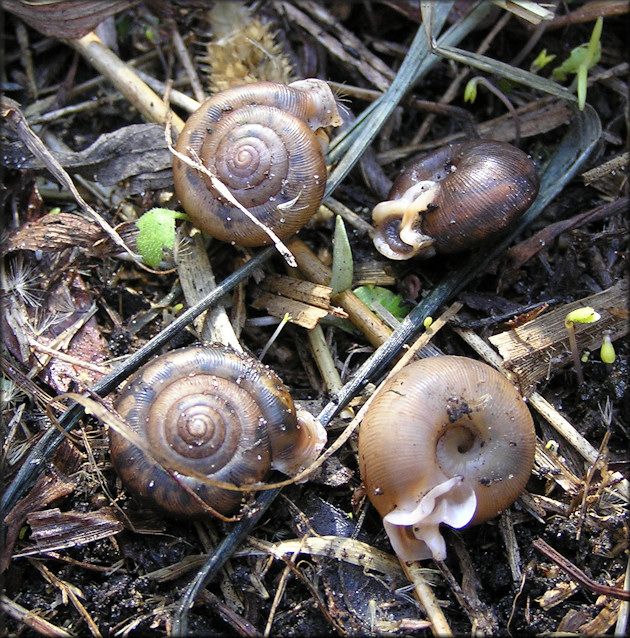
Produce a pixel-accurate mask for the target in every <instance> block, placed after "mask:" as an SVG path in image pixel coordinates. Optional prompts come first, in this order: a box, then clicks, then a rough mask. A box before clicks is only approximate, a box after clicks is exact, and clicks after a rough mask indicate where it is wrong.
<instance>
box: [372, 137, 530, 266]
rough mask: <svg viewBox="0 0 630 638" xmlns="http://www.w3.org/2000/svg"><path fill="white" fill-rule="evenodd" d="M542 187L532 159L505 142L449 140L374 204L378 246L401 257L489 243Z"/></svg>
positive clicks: (388, 254) (412, 165)
mask: <svg viewBox="0 0 630 638" xmlns="http://www.w3.org/2000/svg"><path fill="white" fill-rule="evenodd" d="M539 185H540V179H539V176H538V171H537V170H536V166H535V164H534V162H533V161H532V160H531V159H530V158H529V157H528V156H527V154H526V153H524V152H523V151H521V150H519V149H517V148H516V147H514V146H512V145H511V144H508V143H507V142H495V141H492V140H471V141H467V142H459V143H454V144H450V145H449V146H446V147H444V148H442V149H439V150H437V151H435V152H433V153H430V154H429V155H426V156H424V157H421V158H420V159H417V160H415V161H412V162H411V163H410V164H408V165H407V167H406V168H405V169H404V170H403V171H402V173H401V174H400V175H399V176H398V177H397V178H396V180H395V181H394V184H393V185H392V188H391V190H390V193H389V199H388V200H387V201H385V202H381V203H379V204H377V205H376V206H375V207H374V210H373V211H372V219H373V221H374V224H375V226H376V232H375V235H374V245H375V246H376V248H377V250H378V251H379V252H380V253H381V254H383V255H385V257H389V258H390V259H399V260H400V259H410V258H411V257H415V256H420V257H424V258H427V257H432V256H433V255H435V254H436V253H457V252H461V251H464V250H468V249H470V248H474V247H477V246H479V245H481V244H484V243H487V242H491V241H493V240H496V239H497V238H498V237H500V236H501V235H502V234H504V233H505V232H506V231H507V230H508V229H509V228H510V226H512V225H513V224H514V223H515V222H516V221H517V220H518V218H519V217H520V216H521V215H522V214H523V213H524V212H525V211H526V210H527V209H528V208H529V207H530V206H531V204H532V203H533V201H534V199H536V195H537V194H538V188H539Z"/></svg>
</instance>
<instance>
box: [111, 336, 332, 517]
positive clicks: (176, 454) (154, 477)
mask: <svg viewBox="0 0 630 638" xmlns="http://www.w3.org/2000/svg"><path fill="white" fill-rule="evenodd" d="M116 409H117V411H118V413H119V414H120V415H121V417H122V418H123V419H124V420H125V421H126V422H127V424H128V425H129V426H130V427H131V429H132V430H134V431H135V432H136V433H137V434H139V435H140V436H141V437H142V439H143V440H144V441H145V442H146V443H147V446H148V448H149V449H150V450H151V451H152V452H153V453H154V454H156V457H157V458H160V459H162V458H164V459H168V461H169V463H168V468H167V469H168V470H169V471H167V469H165V467H163V466H162V465H161V464H160V463H156V462H155V458H147V456H146V455H145V454H144V452H143V451H142V450H140V449H139V448H138V447H136V446H135V445H133V444H131V443H130V442H129V441H128V440H127V439H126V438H124V437H123V436H121V434H119V433H118V432H116V431H114V430H112V429H110V452H111V458H112V463H113V464H114V467H115V468H116V470H117V472H118V474H119V476H120V477H121V479H122V481H123V483H124V484H125V486H126V487H127V488H128V489H129V490H131V491H132V492H133V493H134V494H135V495H137V496H139V497H140V498H141V499H142V500H144V501H147V502H148V503H149V504H150V505H153V506H154V507H156V508H157V509H161V510H164V511H166V512H168V513H170V514H172V515H174V516H179V517H183V516H201V515H204V514H206V515H207V513H208V509H207V508H206V507H204V505H203V503H200V502H199V500H198V499H196V498H194V497H193V496H191V495H190V494H189V493H188V492H187V491H186V490H185V489H183V488H182V487H181V485H182V484H183V485H185V486H186V487H187V488H189V489H190V490H192V491H193V492H194V493H195V494H196V495H197V496H198V497H199V498H200V499H201V500H202V501H203V502H205V503H207V504H209V505H210V506H211V507H212V508H213V509H215V510H216V511H218V512H220V513H221V514H228V513H230V512H232V511H233V510H234V509H235V508H236V506H237V505H238V504H239V502H241V501H242V500H243V496H244V494H245V493H244V492H242V491H235V490H229V489H225V488H219V487H215V486H213V485H210V484H208V483H205V482H203V481H199V480H198V478H197V477H195V476H191V475H189V474H187V472H188V473H190V474H192V472H191V470H194V473H196V474H201V475H204V476H206V477H208V478H210V479H213V480H218V481H224V482H227V483H230V484H234V485H238V486H243V485H245V486H246V485H248V484H250V483H257V482H259V481H262V480H263V479H264V478H265V476H266V475H267V473H268V472H269V470H270V469H271V468H274V469H278V470H280V471H281V472H284V473H285V474H297V473H298V472H299V471H301V470H302V469H303V468H304V467H307V466H308V465H310V463H311V462H312V461H313V460H314V459H315V458H316V457H317V455H318V454H319V451H320V450H321V449H322V447H323V446H324V444H325V441H326V431H325V430H324V428H323V427H322V426H321V424H319V422H317V421H316V420H315V419H302V418H301V419H300V420H298V415H296V410H295V406H294V404H293V401H292V399H291V396H290V394H289V391H288V390H287V388H286V387H285V386H284V385H283V383H282V381H281V380H280V378H279V377H278V376H277V375H276V374H275V373H273V372H272V371H271V370H270V369H269V368H267V367H265V366H263V365H262V364H261V363H260V362H259V361H258V360H256V359H254V358H252V357H249V356H245V355H241V354H238V353H236V352H234V351H232V350H230V349H228V348H225V347H223V346H208V345H197V346H191V347H188V348H182V349H179V350H173V351H171V352H170V353H168V354H165V355H162V356H159V357H157V358H155V359H153V360H152V361H150V362H149V363H147V364H146V365H144V366H143V367H142V368H141V369H140V370H139V371H138V372H137V373H136V374H135V375H134V376H133V377H132V378H131V379H130V381H129V382H128V384H127V385H126V387H125V389H124V390H123V392H122V393H121V394H120V396H119V398H118V400H117V402H116ZM169 472H170V473H169Z"/></svg>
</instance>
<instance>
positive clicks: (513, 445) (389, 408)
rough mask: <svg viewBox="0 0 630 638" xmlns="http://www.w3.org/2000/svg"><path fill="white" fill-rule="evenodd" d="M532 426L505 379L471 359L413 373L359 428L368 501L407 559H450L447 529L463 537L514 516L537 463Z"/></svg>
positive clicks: (448, 359)
mask: <svg viewBox="0 0 630 638" xmlns="http://www.w3.org/2000/svg"><path fill="white" fill-rule="evenodd" d="M535 444H536V437H535V432H534V424H533V421H532V417H531V415H530V413H529V410H528V409H527V407H526V405H525V403H524V401H523V399H522V398H521V396H520V394H518V392H517V391H516V389H515V388H514V387H513V386H512V384H511V383H510V382H509V381H508V380H507V379H506V378H505V377H504V376H503V375H502V374H500V373H499V372H497V371H496V370H494V369H493V368H491V367H490V366H488V365H486V364H485V363H481V362H479V361H475V360H474V359H467V358H466V357H456V356H439V357H431V358H429V359H422V360H420V361H416V362H414V363H411V364H409V365H408V366H406V367H405V368H403V369H402V370H401V371H400V372H399V373H398V374H396V375H395V376H394V377H392V378H391V379H390V380H389V381H388V382H386V383H385V385H384V386H383V388H382V389H381V390H380V391H379V392H378V395H377V396H376V397H375V398H374V400H373V402H372V404H371V405H370V407H369V408H368V411H367V413H366V415H365V418H364V419H363V421H362V423H361V429H360V431H359V465H360V470H361V476H362V478H363V482H364V484H365V487H366V489H367V494H368V497H369V499H370V500H371V502H372V504H373V505H374V507H375V508H376V509H377V510H378V512H379V513H380V514H381V516H383V524H384V526H385V530H386V532H387V535H388V536H389V539H390V542H391V544H392V547H393V548H394V551H395V552H396V554H397V555H398V556H399V557H400V558H402V559H403V560H408V561H409V560H421V559H423V558H429V557H430V556H433V557H435V558H438V559H440V560H443V559H444V558H445V557H446V545H445V543H444V539H443V537H442V535H441V534H440V532H439V529H438V526H439V525H440V523H446V524H447V525H450V526H451V527H455V528H460V527H464V526H465V525H468V524H470V523H481V522H483V521H485V520H487V519H489V518H492V517H493V516H496V515H497V514H498V513H499V512H500V511H501V510H503V509H505V508H506V507H508V506H509V505H510V504H511V503H512V502H513V501H514V500H515V499H516V498H517V496H518V495H519V493H520V492H521V491H522V489H523V487H524V486H525V483H526V482H527V479H528V478H529V475H530V473H531V470H532V467H533V464H534V450H535Z"/></svg>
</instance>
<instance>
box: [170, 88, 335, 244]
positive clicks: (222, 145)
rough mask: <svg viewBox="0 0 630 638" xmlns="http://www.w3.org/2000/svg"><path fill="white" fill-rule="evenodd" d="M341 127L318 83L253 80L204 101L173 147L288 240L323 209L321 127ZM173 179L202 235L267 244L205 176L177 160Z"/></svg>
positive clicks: (330, 95) (328, 93) (329, 94)
mask: <svg viewBox="0 0 630 638" xmlns="http://www.w3.org/2000/svg"><path fill="white" fill-rule="evenodd" d="M341 123H342V119H341V117H340V115H339V111H338V109H337V104H336V101H335V97H334V95H333V93H332V91H331V90H330V87H329V86H328V85H327V84H326V83H325V82H323V81H322V80H317V79H307V80H300V81H298V82H293V83H291V84H289V85H284V84H276V83H273V82H257V83H253V84H247V85H245V86H241V87H236V88H232V89H227V90H226V91H222V92H221V93H218V94H217V95H215V96H213V97H211V98H210V99H208V100H206V101H205V102H204V103H203V104H202V105H201V107H199V109H198V110H197V111H195V112H194V113H193V114H192V115H191V116H190V118H189V119H188V121H187V122H186V126H185V127H184V129H183V131H182V132H181V134H180V135H179V137H178V139H177V144H176V150H177V151H178V152H179V153H181V154H183V155H186V156H188V157H190V158H194V157H195V155H196V156H198V158H199V159H200V160H201V162H202V163H203V165H204V166H205V167H206V169H208V170H209V171H210V173H211V174H212V175H213V176H214V177H216V178H218V179H219V180H220V181H221V182H222V183H223V184H224V185H225V186H226V187H227V188H228V189H229V190H230V191H231V193H232V195H233V196H234V197H235V198H236V200H237V201H238V202H239V203H240V204H242V205H243V206H244V207H245V208H247V209H248V210H249V211H250V212H251V213H252V214H253V215H254V216H255V217H256V218H257V219H258V221H259V222H261V223H262V224H264V225H265V226H267V227H269V228H271V229H272V230H273V231H274V232H275V233H276V235H278V237H280V239H286V238H287V237H289V236H290V235H292V234H293V233H295V232H297V231H298V230H299V229H300V228H302V226H304V224H306V222H307V221H308V220H309V219H310V218H311V216H312V215H313V214H314V213H315V212H316V211H317V209H318V208H319V205H320V204H321V201H322V198H323V195H324V189H325V187H326V160H325V158H324V148H325V146H326V145H327V138H326V136H325V135H322V130H323V129H324V128H326V127H329V126H339V125H340V124H341ZM173 179H174V184H175V192H176V193H177V197H178V198H179V200H180V202H181V204H182V207H183V208H184V210H185V211H186V213H187V214H188V215H189V216H190V218H191V219H192V221H193V223H194V224H195V226H197V227H198V228H200V229H201V230H203V231H204V232H205V233H207V234H209V235H211V236H212V237H215V238H217V239H220V240H222V241H226V242H231V243H234V244H238V245H240V246H262V245H266V244H269V243H271V239H270V238H269V236H268V234H267V233H266V232H265V231H264V229H262V228H260V227H259V226H257V225H256V224H254V222H252V221H251V220H250V219H248V218H247V217H246V215H245V214H244V213H243V212H242V211H240V210H239V209H238V208H236V207H234V206H233V205H232V204H231V203H229V202H227V201H226V200H225V199H224V198H223V197H222V196H221V195H220V194H219V193H218V192H217V191H216V190H215V188H214V187H213V186H212V184H211V180H210V179H209V178H208V177H207V176H206V175H204V174H203V173H202V172H200V171H198V170H195V169H193V168H192V167H190V166H188V165H187V164H186V163H185V162H183V161H182V160H181V159H179V158H177V157H175V158H174V161H173Z"/></svg>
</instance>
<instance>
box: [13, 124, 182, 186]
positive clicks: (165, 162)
mask: <svg viewBox="0 0 630 638" xmlns="http://www.w3.org/2000/svg"><path fill="white" fill-rule="evenodd" d="M51 153H52V155H53V156H54V158H55V159H56V160H57V161H58V162H59V163H60V164H61V165H62V166H63V167H64V168H65V169H68V170H69V171H70V172H72V173H77V174H79V175H82V176H83V177H85V178H86V179H89V180H91V181H94V182H98V183H99V184H103V185H105V186H111V185H113V184H119V183H121V182H124V183H125V185H124V190H125V191H126V192H128V193H139V192H143V191H146V190H154V189H160V188H169V187H172V185H173V174H172V170H171V165H172V157H171V154H170V152H169V150H168V148H167V146H166V141H165V139H164V129H163V128H162V127H161V126H160V125H159V124H131V125H130V126H126V127H124V128H120V129H117V130H116V131H113V132H112V133H105V134H103V135H101V136H99V137H98V138H97V139H96V141H95V142H94V143H93V144H91V145H90V146H88V147H87V148H85V149H83V150H82V151H77V152H74V153H73V152H67V153H66V152H61V151H54V152H51ZM2 163H3V164H4V165H5V166H7V167H9V168H16V169H17V168H30V169H34V170H40V169H43V168H45V164H44V162H43V161H42V160H41V159H39V158H37V157H34V156H33V155H32V154H31V153H30V152H29V151H28V150H27V149H26V147H25V146H24V145H23V144H22V143H21V142H17V141H16V142H12V143H10V144H4V146H3V153H2Z"/></svg>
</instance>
